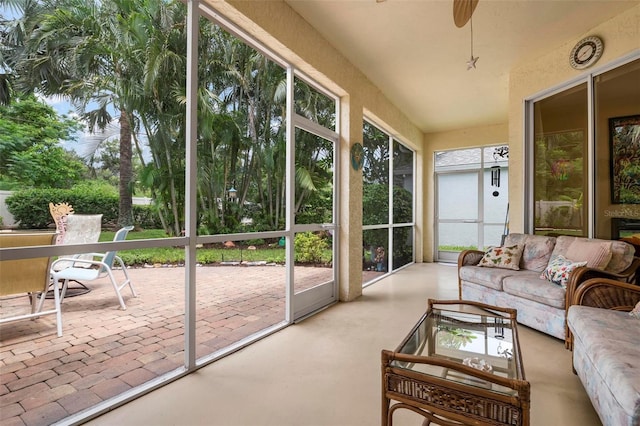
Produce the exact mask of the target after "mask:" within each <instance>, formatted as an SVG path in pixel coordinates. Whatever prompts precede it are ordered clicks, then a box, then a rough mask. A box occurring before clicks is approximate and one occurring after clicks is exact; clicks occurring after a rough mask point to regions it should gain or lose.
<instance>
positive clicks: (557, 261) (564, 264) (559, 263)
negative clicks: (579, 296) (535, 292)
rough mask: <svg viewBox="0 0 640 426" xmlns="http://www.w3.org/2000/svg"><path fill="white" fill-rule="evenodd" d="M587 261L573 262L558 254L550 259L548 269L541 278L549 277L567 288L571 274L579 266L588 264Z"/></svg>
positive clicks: (553, 281)
mask: <svg viewBox="0 0 640 426" xmlns="http://www.w3.org/2000/svg"><path fill="white" fill-rule="evenodd" d="M586 265H587V262H586V261H584V262H572V261H571V260H569V259H567V258H566V257H564V256H556V257H554V258H552V259H551V260H550V261H549V265H548V266H547V269H545V270H544V271H543V272H542V274H541V275H540V278H542V279H547V280H549V281H551V282H552V283H554V284H558V285H560V286H562V288H564V289H566V288H567V281H568V280H569V274H571V272H572V271H573V270H574V269H576V268H577V267H579V266H586Z"/></svg>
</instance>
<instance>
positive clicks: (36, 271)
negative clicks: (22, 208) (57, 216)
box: [0, 232, 62, 337]
mask: <svg viewBox="0 0 640 426" xmlns="http://www.w3.org/2000/svg"><path fill="white" fill-rule="evenodd" d="M55 237H56V234H53V233H19V232H9V233H6V234H5V233H3V234H0V247H1V248H8V247H26V246H47V245H52V244H53V242H54V240H55ZM50 265H51V258H49V257H37V258H30V259H16V260H1V261H0V296H10V295H18V294H22V293H27V294H28V295H29V299H30V302H31V313H28V314H24V313H17V314H12V315H9V316H6V317H3V318H0V324H2V323H6V322H12V321H18V320H22V319H27V318H33V319H35V318H38V317H40V316H42V315H50V314H55V316H56V324H57V332H58V337H60V336H62V311H61V309H60V301H61V299H60V289H59V287H58V284H57V283H54V285H53V295H54V308H53V309H49V310H46V311H43V310H42V308H43V307H44V301H45V296H46V294H47V290H48V289H49V278H50V275H49V266H50ZM38 296H39V297H38Z"/></svg>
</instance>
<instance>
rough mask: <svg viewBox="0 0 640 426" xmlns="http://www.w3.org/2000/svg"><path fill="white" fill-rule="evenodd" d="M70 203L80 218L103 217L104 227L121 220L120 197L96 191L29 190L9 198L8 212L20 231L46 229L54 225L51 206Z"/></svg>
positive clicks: (97, 189) (18, 192) (80, 189)
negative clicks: (83, 215)
mask: <svg viewBox="0 0 640 426" xmlns="http://www.w3.org/2000/svg"><path fill="white" fill-rule="evenodd" d="M62 202H67V203H69V204H71V205H72V206H73V210H74V212H75V213H77V214H102V223H103V224H104V223H115V222H116V221H117V219H118V195H117V194H116V193H115V191H113V192H112V193H108V192H107V191H104V190H101V189H100V188H96V189H94V190H91V189H87V188H79V189H75V188H74V189H27V190H25V191H17V192H15V193H14V194H13V195H12V196H10V197H9V198H7V208H8V209H9V212H10V213H11V214H12V215H13V217H14V218H15V220H16V221H17V222H19V226H20V228H32V229H45V228H48V227H49V225H50V224H52V223H53V218H52V217H51V213H50V212H49V203H54V204H57V203H62Z"/></svg>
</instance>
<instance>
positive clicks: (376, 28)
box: [285, 0, 640, 132]
mask: <svg viewBox="0 0 640 426" xmlns="http://www.w3.org/2000/svg"><path fill="white" fill-rule="evenodd" d="M285 1H286V3H287V4H289V6H291V7H292V8H293V9H294V10H295V11H296V12H297V13H298V14H300V15H301V16H302V17H303V18H304V19H305V20H306V21H307V22H309V23H310V24H311V25H312V26H313V27H314V28H316V29H317V30H318V31H319V32H320V33H321V34H322V35H323V36H324V37H325V38H326V39H327V40H328V41H329V42H330V43H331V44H332V45H333V46H335V48H336V49H338V50H339V51H340V52H341V53H342V54H343V55H344V56H345V57H347V58H348V59H349V60H350V61H351V62H352V63H353V64H354V65H355V66H356V67H357V68H359V69H360V70H362V72H363V73H364V74H365V75H366V76H367V77H368V78H369V79H370V80H371V81H372V82H373V83H374V84H375V85H376V86H377V87H378V88H379V89H380V90H381V91H382V92H383V93H384V94H385V95H386V96H387V97H388V98H389V99H390V100H391V102H393V103H394V104H395V105H396V106H397V107H398V108H400V109H401V110H402V111H404V112H405V114H407V116H408V117H409V119H410V120H411V121H413V122H414V123H415V124H416V125H417V126H418V127H419V128H420V129H422V130H423V131H424V132H437V131H446V130H451V129H459V128H466V127H475V126H481V125H489V124H499V123H506V122H507V107H508V105H507V104H508V84H509V81H508V80H509V71H510V69H511V67H512V66H513V65H515V64H517V63H518V62H521V61H525V60H527V59H530V58H535V57H538V56H541V55H543V54H545V52H548V51H549V50H550V49H553V48H556V47H558V46H561V45H562V44H565V43H567V42H571V43H573V41H577V38H579V37H580V36H582V35H584V34H586V33H589V30H590V29H592V28H594V27H595V26H597V25H598V24H600V23H602V22H604V21H606V20H608V19H610V18H612V17H614V16H616V15H618V14H620V13H621V12H623V11H625V10H627V9H629V8H631V7H633V6H635V5H637V4H639V3H640V0H581V1H572V0H480V1H479V3H478V6H477V8H476V10H475V12H474V14H473V54H474V56H478V57H479V58H480V59H479V60H478V62H477V64H476V69H471V70H467V61H468V60H469V58H470V56H471V31H470V25H469V24H467V25H466V26H464V27H463V28H457V27H456V26H455V25H454V22H453V1H452V0H386V1H381V2H377V1H376V0H285ZM605 43H606V41H605ZM639 45H640V41H639ZM605 48H606V46H605ZM568 58H569V51H567V63H568Z"/></svg>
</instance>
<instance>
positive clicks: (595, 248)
mask: <svg viewBox="0 0 640 426" xmlns="http://www.w3.org/2000/svg"><path fill="white" fill-rule="evenodd" d="M612 254H613V253H612V251H611V241H589V240H586V239H584V238H579V239H576V240H575V241H574V242H573V243H571V245H570V246H569V248H568V249H567V253H566V257H567V259H570V260H572V261H574V262H582V261H585V260H586V261H587V266H588V267H589V268H597V269H604V268H606V267H607V265H608V264H609V261H610V260H611V255H612Z"/></svg>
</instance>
